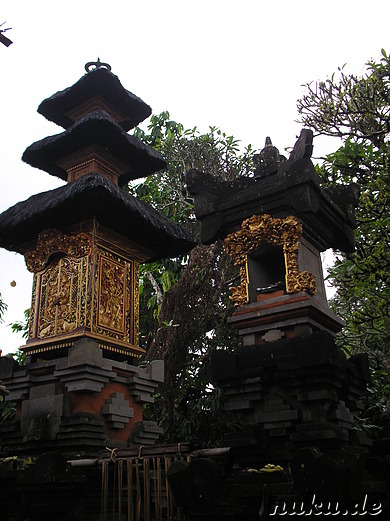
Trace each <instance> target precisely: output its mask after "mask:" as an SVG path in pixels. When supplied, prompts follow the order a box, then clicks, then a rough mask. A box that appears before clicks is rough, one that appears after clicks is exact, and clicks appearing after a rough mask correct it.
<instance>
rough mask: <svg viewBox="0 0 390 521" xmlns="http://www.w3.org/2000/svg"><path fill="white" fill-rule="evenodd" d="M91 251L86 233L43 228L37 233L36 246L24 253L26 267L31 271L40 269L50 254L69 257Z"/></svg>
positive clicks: (86, 253) (43, 266)
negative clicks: (74, 233) (69, 232)
mask: <svg viewBox="0 0 390 521" xmlns="http://www.w3.org/2000/svg"><path fill="white" fill-rule="evenodd" d="M90 251H91V240H90V237H89V235H88V234H87V233H78V234H77V235H69V234H66V233H62V232H60V231H58V230H54V229H49V230H44V231H43V232H41V233H40V234H39V235H38V241H37V245H36V248H35V249H34V250H31V251H29V252H27V253H25V255H24V258H25V261H26V265H27V269H28V270H29V271H31V272H32V273H37V272H39V271H42V270H43V269H44V268H45V266H46V265H47V262H48V260H49V258H50V256H51V255H53V254H55V253H62V254H64V255H67V256H69V257H76V258H79V257H84V256H85V255H88V254H89V253H90Z"/></svg>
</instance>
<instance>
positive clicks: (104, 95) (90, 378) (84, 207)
mask: <svg viewBox="0 0 390 521" xmlns="http://www.w3.org/2000/svg"><path fill="white" fill-rule="evenodd" d="M86 70H87V73H86V74H85V75H84V76H83V77H82V78H81V79H80V80H79V81H78V82H77V83H76V84H75V85H73V86H72V87H70V88H67V89H65V90H63V91H60V92H57V93H56V94H54V95H53V96H52V97H50V98H48V99H46V100H44V101H43V102H42V103H41V105H40V106H39V108H38V112H40V113H41V114H42V115H44V116H45V117H46V118H47V119H49V120H51V121H53V122H55V123H57V124H59V125H61V126H62V127H64V129H65V131H64V132H62V133H60V134H57V135H54V136H50V137H48V138H45V139H42V140H41V141H38V142H36V143H34V144H32V145H31V146H30V147H28V148H27V149H26V151H25V152H24V154H23V160H24V161H26V162H27V163H29V164H30V165H32V166H34V167H37V168H40V169H42V170H45V171H46V172H48V173H49V174H50V175H54V176H57V177H59V178H61V179H63V180H64V181H66V184H65V185H64V186H62V187H60V188H57V189H55V190H51V191H49V192H45V193H40V194H37V195H34V196H32V197H30V198H29V199H28V200H27V201H24V202H21V203H18V204H16V205H15V206H13V207H12V208H10V209H8V210H7V211H5V212H4V213H2V214H1V215H0V246H1V247H3V248H6V249H8V250H10V251H15V252H18V253H21V254H22V255H24V258H25V261H26V265H27V268H28V269H29V270H30V271H31V272H32V273H34V281H33V294H32V304H31V310H30V322H29V331H28V340H27V343H26V345H25V346H23V347H22V348H21V349H22V351H23V352H24V353H25V354H26V355H27V360H26V364H25V365H23V366H22V367H19V366H17V367H16V366H15V365H14V364H13V363H12V361H11V360H10V359H8V358H0V375H1V379H2V380H3V382H4V384H5V385H6V386H7V389H8V390H9V395H8V396H7V400H9V401H14V402H16V404H17V415H16V419H15V422H14V423H13V425H12V426H10V425H9V426H8V427H7V429H8V430H7V431H6V432H5V433H0V439H1V440H2V444H3V449H4V448H7V447H8V448H12V449H13V450H14V451H15V450H38V449H39V448H41V447H46V448H50V447H52V446H53V447H54V446H56V447H58V446H61V445H63V446H66V447H80V446H82V447H84V448H85V449H88V448H89V449H90V448H91V447H93V448H95V447H105V446H106V445H107V444H110V443H115V446H127V445H128V444H129V443H133V444H136V443H137V442H139V443H141V444H145V443H146V444H150V443H154V441H155V440H156V439H157V438H158V435H159V432H160V429H159V428H157V426H156V425H154V424H152V423H151V422H149V423H148V422H146V423H145V422H142V405H143V404H144V403H147V402H150V401H152V400H153V398H152V394H153V393H154V391H155V389H156V388H157V386H158V384H159V382H161V381H162V379H163V368H162V362H154V363H152V364H150V365H149V366H148V367H146V369H141V368H138V367H137V366H136V361H137V359H138V358H139V357H140V356H141V355H142V354H143V352H144V351H143V349H141V348H140V347H139V345H138V320H139V317H138V314H139V306H138V265H139V263H140V262H145V261H151V260H155V259H160V258H165V257H170V256H176V255H178V254H181V253H183V252H186V251H188V250H189V249H190V248H191V247H193V245H194V243H193V240H192V238H191V237H190V235H189V234H188V233H187V232H186V231H185V230H184V229H183V228H181V227H180V226H179V225H177V224H176V223H173V222H171V221H169V220H168V219H166V218H164V217H163V216H161V215H160V214H159V213H158V212H156V211H155V210H154V209H153V208H151V207H150V206H149V205H147V204H145V203H143V202H142V201H139V200H137V199H136V198H135V197H133V196H132V195H130V194H129V193H128V192H127V191H126V190H125V185H126V183H127V182H128V181H130V180H133V179H137V178H141V177H145V176H148V175H149V174H152V173H153V172H155V171H157V170H161V169H162V168H164V167H165V166H166V163H165V161H164V159H163V158H162V157H161V156H160V155H159V154H158V153H157V152H156V151H155V150H154V149H152V148H151V147H149V146H147V145H145V144H143V143H141V142H140V141H139V140H137V139H135V138H134V137H132V136H130V135H129V134H128V133H127V131H128V130H130V129H131V128H133V127H134V126H136V125H137V124H138V123H140V122H141V121H142V120H144V119H145V118H146V117H148V116H149V115H150V114H151V109H150V107H149V106H148V105H147V104H146V103H144V102H143V101H142V100H141V99H139V98H138V97H137V96H135V95H134V94H132V93H131V92H129V91H127V90H125V89H124V88H123V86H122V85H121V83H120V82H119V80H118V78H117V77H116V76H114V75H113V74H112V72H111V71H110V66H109V65H107V64H102V63H101V62H100V61H98V62H96V63H90V64H87V66H86Z"/></svg>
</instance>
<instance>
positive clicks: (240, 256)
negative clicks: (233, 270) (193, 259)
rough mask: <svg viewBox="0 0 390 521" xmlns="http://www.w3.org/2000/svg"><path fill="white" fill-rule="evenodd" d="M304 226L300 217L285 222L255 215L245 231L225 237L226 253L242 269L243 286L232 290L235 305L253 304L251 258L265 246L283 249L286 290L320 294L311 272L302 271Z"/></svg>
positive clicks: (248, 222) (243, 228) (245, 221)
mask: <svg viewBox="0 0 390 521" xmlns="http://www.w3.org/2000/svg"><path fill="white" fill-rule="evenodd" d="M301 235H302V224H301V223H300V221H299V220H298V219H297V217H295V216H292V215H289V216H288V217H286V218H284V219H278V218H274V217H271V216H270V215H268V214H263V215H253V216H252V217H250V218H248V219H245V220H244V221H243V222H242V225H241V229H240V230H238V231H237V232H234V233H231V234H230V235H228V236H227V237H226V238H225V241H224V244H225V251H226V252H227V253H228V254H229V255H230V256H231V257H233V259H234V265H235V266H239V267H240V277H241V284H240V286H237V287H233V288H230V290H231V292H232V295H231V296H230V299H231V300H232V302H233V303H234V305H235V306H243V305H245V304H247V303H248V302H249V292H248V286H249V281H248V268H247V260H248V255H249V254H250V253H252V252H255V251H256V250H258V249H259V247H260V246H261V245H262V244H274V245H277V246H282V247H283V253H284V261H285V267H286V291H287V293H297V292H299V291H307V292H308V293H310V294H312V295H314V294H315V293H316V283H315V277H314V275H313V274H312V273H309V272H308V271H301V272H300V271H299V270H298V260H297V258H298V251H299V240H300V238H301Z"/></svg>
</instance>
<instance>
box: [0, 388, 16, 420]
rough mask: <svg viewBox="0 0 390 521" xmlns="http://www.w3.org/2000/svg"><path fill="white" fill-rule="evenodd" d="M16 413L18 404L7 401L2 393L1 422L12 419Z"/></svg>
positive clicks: (0, 402) (0, 401) (0, 398)
mask: <svg viewBox="0 0 390 521" xmlns="http://www.w3.org/2000/svg"><path fill="white" fill-rule="evenodd" d="M15 414H16V404H15V403H14V402H6V401H5V400H4V396H1V395H0V424H1V423H4V422H6V421H9V420H12V419H13V418H14V417H15Z"/></svg>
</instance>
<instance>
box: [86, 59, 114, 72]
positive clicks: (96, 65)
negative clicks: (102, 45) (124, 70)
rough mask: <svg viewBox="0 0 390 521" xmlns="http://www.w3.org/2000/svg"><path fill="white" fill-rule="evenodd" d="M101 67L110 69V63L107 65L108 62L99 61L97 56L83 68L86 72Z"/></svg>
mask: <svg viewBox="0 0 390 521" xmlns="http://www.w3.org/2000/svg"><path fill="white" fill-rule="evenodd" d="M101 67H104V68H105V69H107V70H109V71H111V65H109V64H108V63H104V62H101V61H100V58H98V59H97V61H96V62H88V63H86V64H85V67H84V68H85V70H86V71H87V72H92V71H95V70H96V69H100V68H101Z"/></svg>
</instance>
